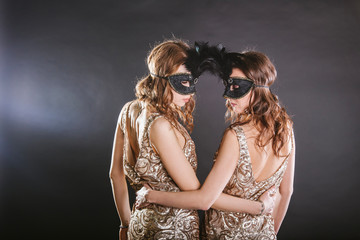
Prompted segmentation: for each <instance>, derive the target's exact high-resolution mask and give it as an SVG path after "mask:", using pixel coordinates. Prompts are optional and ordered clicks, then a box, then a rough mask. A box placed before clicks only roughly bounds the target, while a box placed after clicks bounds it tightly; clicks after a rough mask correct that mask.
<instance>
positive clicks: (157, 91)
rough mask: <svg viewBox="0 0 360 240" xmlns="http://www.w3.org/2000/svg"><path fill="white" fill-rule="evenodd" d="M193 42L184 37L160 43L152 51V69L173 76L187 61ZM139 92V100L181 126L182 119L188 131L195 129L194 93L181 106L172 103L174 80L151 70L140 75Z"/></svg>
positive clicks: (149, 61) (136, 92)
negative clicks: (170, 80)
mask: <svg viewBox="0 0 360 240" xmlns="http://www.w3.org/2000/svg"><path fill="white" fill-rule="evenodd" d="M189 48H190V47H189V45H188V44H187V43H185V42H184V41H182V40H179V39H172V40H166V41H164V42H162V43H160V44H158V45H156V46H155V47H154V48H153V49H152V50H151V51H150V53H149V54H148V57H147V65H148V69H149V71H150V72H151V73H154V74H156V75H157V76H165V77H166V76H169V75H171V74H173V73H175V72H176V70H177V69H178V68H179V67H180V66H181V65H182V64H184V63H185V61H186V58H187V50H188V49H189ZM135 95H136V97H137V99H138V100H140V101H142V102H145V103H146V104H147V105H148V106H149V107H150V108H151V109H152V110H154V111H156V112H159V113H160V114H163V115H164V116H165V117H166V118H167V119H169V120H170V121H171V122H173V123H174V124H175V126H178V121H177V119H180V120H181V121H182V122H183V124H184V125H185V127H186V128H187V130H188V131H190V132H191V131H192V129H193V127H194V121H193V116H192V113H193V111H194V108H195V99H194V97H191V98H190V101H189V102H187V103H186V104H185V106H184V107H183V108H182V109H181V108H180V107H178V106H176V105H175V104H173V103H172V101H173V94H172V92H171V86H170V83H169V82H168V81H167V80H165V79H163V78H159V77H153V76H151V75H150V74H148V75H147V76H145V77H144V78H142V79H140V80H139V81H138V83H137V84H136V88H135Z"/></svg>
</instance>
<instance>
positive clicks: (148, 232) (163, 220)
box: [121, 104, 199, 239]
mask: <svg viewBox="0 0 360 240" xmlns="http://www.w3.org/2000/svg"><path fill="white" fill-rule="evenodd" d="M128 105H130V104H128ZM128 105H127V106H125V108H128ZM123 112H124V114H123V116H122V117H121V122H122V123H121V125H122V126H124V127H123V128H122V130H123V132H124V136H125V138H124V139H125V143H124V150H125V148H126V144H129V143H128V141H127V140H126V139H127V138H126V136H127V129H126V124H127V123H126V122H127V121H130V119H128V118H127V115H128V109H125V110H124V111H123ZM161 117H164V116H162V115H160V114H159V113H152V114H151V115H150V116H149V117H148V119H147V121H146V124H145V126H144V129H143V130H142V131H141V132H140V133H139V134H138V136H139V138H138V143H139V155H138V157H137V160H136V163H135V165H134V166H133V165H131V164H130V163H129V162H128V161H127V159H128V158H127V154H126V152H127V151H124V157H123V159H124V160H123V164H124V171H125V175H126V177H127V179H128V181H129V183H130V185H131V186H132V187H133V189H134V190H135V191H138V190H139V189H140V188H141V187H142V186H143V184H145V183H146V184H148V185H149V186H151V188H152V189H154V190H157V191H166V192H179V191H180V189H179V187H178V186H177V185H176V183H175V182H174V181H173V179H172V178H171V177H170V175H169V174H168V172H167V171H166V169H165V167H164V165H163V164H162V162H161V159H160V156H159V155H158V154H157V153H156V152H155V151H154V149H153V147H152V145H151V142H150V137H149V133H150V128H151V126H152V124H153V123H154V121H155V120H156V119H158V118H161ZM169 122H170V123H171V124H172V126H173V127H174V128H175V127H176V126H175V124H173V123H172V122H171V121H169ZM177 129H178V130H179V131H180V133H181V134H182V135H183V136H184V138H185V146H184V148H183V152H184V154H185V157H186V159H187V160H188V161H189V163H190V164H191V166H192V167H193V169H194V171H196V168H197V159H196V153H195V144H194V142H193V141H192V139H191V137H190V135H189V133H188V132H187V130H186V129H185V128H184V127H183V126H182V125H181V124H178V126H177ZM128 239H199V217H198V213H197V211H196V210H187V209H178V208H173V207H165V206H161V205H157V204H150V205H148V206H146V207H144V208H142V209H140V210H139V209H136V208H135V207H134V206H133V208H132V211H131V218H130V224H129V229H128Z"/></svg>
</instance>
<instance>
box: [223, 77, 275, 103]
mask: <svg viewBox="0 0 360 240" xmlns="http://www.w3.org/2000/svg"><path fill="white" fill-rule="evenodd" d="M223 83H224V85H225V92H224V94H223V96H224V97H228V98H233V99H238V98H242V97H243V96H245V95H246V94H247V93H248V92H249V91H250V90H251V88H253V87H264V88H269V87H268V86H263V85H256V84H255V83H254V81H253V80H251V79H248V78H240V77H233V78H228V80H226V81H225V80H223Z"/></svg>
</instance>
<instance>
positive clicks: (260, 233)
mask: <svg viewBox="0 0 360 240" xmlns="http://www.w3.org/2000/svg"><path fill="white" fill-rule="evenodd" d="M232 129H233V130H234V131H235V133H236V136H237V139H238V142H239V146H240V158H239V160H238V162H237V165H236V168H235V171H234V173H233V175H232V176H231V178H230V180H229V182H228V183H227V185H226V187H225V188H224V191H223V192H224V193H227V194H230V195H233V196H237V197H241V198H244V199H250V200H258V198H259V197H260V196H261V195H262V194H263V193H264V192H265V191H267V190H268V189H270V188H271V187H272V186H274V185H275V186H276V187H279V186H280V183H281V181H282V178H283V176H284V173H285V170H286V166H287V162H288V161H287V158H286V159H285V160H284V162H283V163H282V164H281V166H280V167H279V168H278V170H277V171H276V172H275V173H274V174H273V175H272V176H271V177H269V178H267V179H265V180H264V181H260V182H256V181H255V178H254V177H253V173H252V169H251V160H250V154H249V150H248V146H247V142H246V137H245V134H244V131H243V129H242V127H241V126H234V127H233V128H232ZM205 231H206V239H262V240H263V239H276V234H275V231H274V220H273V218H272V216H271V214H268V215H261V216H253V215H251V214H247V213H236V212H225V211H221V210H216V209H212V208H211V209H209V210H208V211H206V212H205Z"/></svg>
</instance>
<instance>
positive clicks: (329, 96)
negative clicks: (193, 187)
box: [0, 0, 360, 239]
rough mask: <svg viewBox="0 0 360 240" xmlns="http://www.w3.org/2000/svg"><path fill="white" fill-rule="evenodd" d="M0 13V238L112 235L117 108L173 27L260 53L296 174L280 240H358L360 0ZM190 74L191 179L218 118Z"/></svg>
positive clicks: (206, 87) (218, 105) (56, 4)
mask: <svg viewBox="0 0 360 240" xmlns="http://www.w3.org/2000/svg"><path fill="white" fill-rule="evenodd" d="M0 8H1V10H0V14H1V21H2V22H1V33H2V34H1V38H0V40H1V41H0V43H1V45H0V46H1V50H0V55H1V58H0V64H1V68H0V70H1V87H0V91H1V92H0V94H1V99H0V106H1V115H0V120H1V129H0V131H1V132H0V134H1V135H0V149H1V168H0V190H1V192H0V197H1V198H0V204H1V206H0V213H1V219H0V220H1V227H0V231H1V235H0V238H1V239H115V238H116V237H117V230H118V224H119V220H118V216H117V214H116V210H115V207H114V204H113V199H112V194H111V187H110V182H109V179H108V170H109V166H110V157H111V150H112V141H113V134H114V130H115V124H116V120H117V116H118V113H119V111H120V109H121V107H122V106H123V104H124V103H126V102H127V101H129V100H131V99H133V98H134V92H133V89H134V86H135V82H136V79H137V78H140V77H141V76H143V75H145V74H146V73H147V68H146V65H145V62H144V59H145V57H146V54H147V52H148V51H149V49H150V47H151V46H154V43H155V42H157V41H161V40H163V39H164V38H169V37H171V36H172V35H173V34H174V35H175V36H176V37H180V38H183V39H187V40H189V42H190V43H191V44H192V43H193V42H194V41H197V40H203V41H209V42H210V43H213V44H216V43H223V44H224V45H225V46H226V47H228V49H229V50H232V51H240V50H243V49H245V48H248V49H249V48H250V49H255V50H258V51H262V52H264V53H266V54H267V55H268V56H269V57H270V58H271V59H272V60H273V62H274V64H275V65H276V67H277V70H278V80H277V82H276V84H275V86H274V87H273V89H274V92H276V93H277V94H278V95H279V96H280V99H281V101H282V103H283V104H284V105H285V106H286V108H287V110H288V112H289V113H290V114H291V115H292V116H293V119H294V122H295V133H296V146H297V153H296V175H295V191H294V194H293V198H292V201H291V204H290V207H289V210H288V213H287V216H286V218H285V220H284V223H283V225H282V227H281V230H280V233H279V238H280V239H340V238H341V239H354V238H356V237H359V236H360V234H359V231H358V226H357V225H358V223H359V220H358V215H359V213H360V211H359V210H360V207H359V203H358V202H359V201H358V197H359V194H358V191H359V190H358V189H359V185H360V184H359V183H360V181H359V176H358V169H359V157H358V154H359V148H360V144H359V140H358V138H359V137H358V136H359V133H360V131H359V125H358V123H357V120H358V116H359V102H360V97H359V94H358V91H359V89H360V88H359V85H360V83H359V66H358V65H359V57H360V51H359V42H360V41H359V40H360V33H359V16H360V3H359V1H254V2H250V1H230V0H228V1H166V0H159V1H155V0H146V1H120V0H118V1H110V0H102V1H100V0H98V1H95V0H86V1H80V0H76V1H75V0H72V1H66V0H63V1H37V0H32V1H29V0H23V1H21V0H11V1H7V2H2V4H1V5H0ZM221 94H222V85H221V83H220V82H218V81H217V80H216V78H215V77H213V76H211V75H209V74H205V75H203V76H202V77H201V79H200V82H199V84H198V94H197V108H196V112H195V114H194V115H195V130H194V132H193V133H192V137H193V139H194V141H195V143H196V146H197V153H198V157H199V168H198V176H199V178H200V179H201V181H203V180H204V179H205V177H206V175H207V174H208V172H209V170H210V168H211V164H212V155H213V153H214V151H215V150H216V148H217V146H218V143H219V140H220V137H221V134H222V131H223V129H224V127H225V124H224V119H223V115H224V112H225V107H224V100H223V99H222V98H221Z"/></svg>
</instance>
